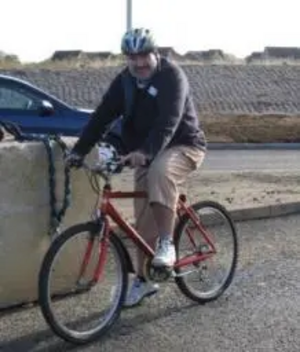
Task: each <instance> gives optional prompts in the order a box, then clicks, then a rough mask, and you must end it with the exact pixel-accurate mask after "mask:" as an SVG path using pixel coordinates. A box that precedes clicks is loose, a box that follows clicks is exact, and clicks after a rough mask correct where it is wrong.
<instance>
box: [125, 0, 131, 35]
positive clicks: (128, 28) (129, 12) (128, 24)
mask: <svg viewBox="0 0 300 352" xmlns="http://www.w3.org/2000/svg"><path fill="white" fill-rule="evenodd" d="M126 27H127V30H130V29H131V28H132V0H127V24H126Z"/></svg>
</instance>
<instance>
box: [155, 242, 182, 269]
mask: <svg viewBox="0 0 300 352" xmlns="http://www.w3.org/2000/svg"><path fill="white" fill-rule="evenodd" d="M175 261H176V252H175V247H174V244H173V243H172V242H171V241H170V240H160V241H159V242H158V247H157V249H156V252H155V256H154V258H153V260H152V265H153V266H168V267H172V266H173V265H174V263H175Z"/></svg>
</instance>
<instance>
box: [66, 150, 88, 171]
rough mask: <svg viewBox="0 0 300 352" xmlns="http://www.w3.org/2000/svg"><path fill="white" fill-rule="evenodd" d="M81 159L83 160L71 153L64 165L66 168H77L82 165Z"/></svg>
mask: <svg viewBox="0 0 300 352" xmlns="http://www.w3.org/2000/svg"><path fill="white" fill-rule="evenodd" d="M83 159H84V158H83V157H82V156H81V155H78V154H76V153H72V152H71V153H70V154H68V155H67V156H66V158H65V163H66V165H67V166H68V167H75V168H79V167H81V166H82V164H83Z"/></svg>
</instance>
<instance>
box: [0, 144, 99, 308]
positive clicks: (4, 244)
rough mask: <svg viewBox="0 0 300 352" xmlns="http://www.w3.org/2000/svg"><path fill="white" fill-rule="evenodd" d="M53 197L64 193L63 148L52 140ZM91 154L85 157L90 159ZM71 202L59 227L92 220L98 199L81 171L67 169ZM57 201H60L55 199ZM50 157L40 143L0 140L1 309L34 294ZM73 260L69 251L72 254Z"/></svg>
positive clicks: (44, 238)
mask: <svg viewBox="0 0 300 352" xmlns="http://www.w3.org/2000/svg"><path fill="white" fill-rule="evenodd" d="M53 151H54V158H55V167H56V168H57V192H56V194H57V197H58V200H59V201H61V200H62V198H63V194H64V192H63V191H64V189H63V182H64V175H63V168H62V167H63V164H62V160H63V159H62V153H61V151H60V149H59V147H58V146H57V145H53ZM94 156H95V153H91V155H90V156H89V159H90V161H92V160H93V158H94ZM71 187H72V205H71V206H70V207H69V209H68V210H67V213H66V216H65V218H64V221H63V227H66V226H69V225H71V224H74V223H78V222H81V221H86V220H88V219H90V215H91V212H92V211H93V207H94V205H95V202H96V200H97V196H96V194H95V193H94V192H93V191H92V189H91V187H90V185H89V184H88V180H87V177H86V175H85V173H84V171H82V170H79V171H77V172H72V174H71ZM59 205H60V204H59ZM49 221H50V206H49V176H48V158H47V154H46V150H45V146H44V145H43V144H42V143H40V142H31V143H19V142H13V141H9V142H2V143H1V144H0V308H3V307H7V306H11V305H15V304H18V303H21V302H26V301H32V300H35V299H36V298H37V278H38V271H39V268H40V264H41V260H42V257H43V255H44V254H45V251H46V249H47V248H48V246H49V243H50V237H49V234H48V230H49ZM70 259H71V255H70Z"/></svg>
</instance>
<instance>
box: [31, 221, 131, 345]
mask: <svg viewBox="0 0 300 352" xmlns="http://www.w3.org/2000/svg"><path fill="white" fill-rule="evenodd" d="M93 231H95V224H94V223H92V222H87V223H82V224H78V225H74V226H72V227H70V228H68V229H66V230H65V231H64V232H62V233H61V234H60V235H59V236H58V237H56V238H55V240H54V241H53V242H52V243H51V246H50V247H49V249H48V251H47V253H46V255H45V257H44V260H43V262H42V266H41V269H40V273H39V283H38V289H39V304H40V307H41V311H42V314H43V316H44V318H45V320H46V322H47V323H48V325H49V326H50V327H51V329H52V331H53V332H54V333H55V334H56V335H58V336H59V337H61V338H62V339H64V340H65V341H68V342H71V343H72V344H77V345H81V344H86V343H89V342H91V341H94V340H96V339H98V338H100V337H102V336H103V335H104V334H105V333H107V332H108V330H109V329H111V327H112V326H113V324H114V323H115V321H116V320H117V319H118V317H119V315H120V312H121V309H122V305H123V301H124V299H125V294H126V290H127V283H128V277H127V270H126V268H127V265H126V260H125V258H124V253H123V250H122V248H121V246H120V244H119V241H120V239H119V238H118V237H117V236H116V235H115V234H114V233H113V232H111V233H110V235H109V241H110V245H111V246H113V249H114V250H115V251H116V257H117V258H118V260H119V261H120V262H119V268H120V270H121V293H120V298H119V301H118V302H117V303H116V305H115V310H114V311H113V313H112V314H111V316H110V319H109V320H108V321H107V322H106V324H105V325H104V326H102V327H101V328H99V329H98V330H96V331H94V332H92V333H76V332H75V331H72V330H68V328H66V327H64V326H62V325H61V324H60V322H59V321H57V319H56V318H55V314H54V313H53V311H52V309H51V298H50V295H49V281H50V278H51V277H50V275H51V268H52V264H53V262H54V261H55V258H56V255H57V254H58V253H59V251H60V249H61V248H62V247H63V246H64V245H65V244H66V243H67V242H68V241H69V240H70V239H71V238H72V237H74V236H76V235H77V236H78V234H79V233H84V232H89V233H91V232H93ZM49 298H50V299H49Z"/></svg>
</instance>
